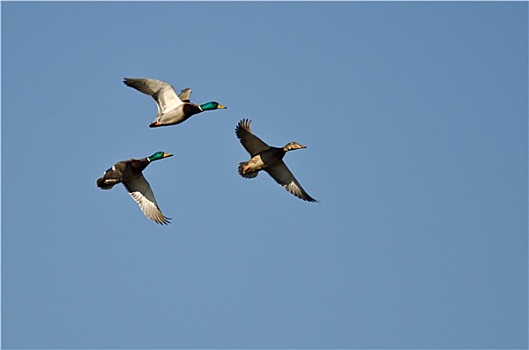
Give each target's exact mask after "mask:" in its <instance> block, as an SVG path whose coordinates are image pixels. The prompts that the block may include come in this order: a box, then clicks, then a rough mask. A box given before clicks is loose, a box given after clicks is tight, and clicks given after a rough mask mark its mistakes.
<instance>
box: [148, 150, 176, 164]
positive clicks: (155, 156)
mask: <svg viewBox="0 0 529 350" xmlns="http://www.w3.org/2000/svg"><path fill="white" fill-rule="evenodd" d="M172 156H173V155H172V154H171V153H165V152H156V153H155V154H153V155H152V156H150V157H147V159H148V160H149V162H152V161H153V160H158V159H163V158H167V157H172Z"/></svg>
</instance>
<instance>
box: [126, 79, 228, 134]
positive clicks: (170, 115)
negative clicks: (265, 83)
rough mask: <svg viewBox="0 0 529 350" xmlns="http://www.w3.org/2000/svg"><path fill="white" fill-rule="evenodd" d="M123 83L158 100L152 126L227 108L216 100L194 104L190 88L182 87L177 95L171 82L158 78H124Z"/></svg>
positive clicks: (178, 122) (172, 123)
mask: <svg viewBox="0 0 529 350" xmlns="http://www.w3.org/2000/svg"><path fill="white" fill-rule="evenodd" d="M123 83H124V84H125V85H127V86H129V87H131V88H134V89H136V90H138V91H140V92H143V93H144V94H146V95H149V96H151V97H152V98H154V101H156V106H157V107H158V114H157V115H156V119H155V120H154V121H153V122H152V123H151V124H149V127H151V128H156V127H160V126H168V125H175V124H180V123H182V122H184V121H186V120H187V119H189V118H190V117H191V116H193V115H195V114H198V113H202V112H204V111H211V110H215V109H226V108H227V107H226V106H223V105H221V104H220V103H218V102H216V101H211V102H207V103H203V104H201V105H197V104H194V103H192V102H191V101H190V97H191V92H192V90H191V89H190V88H185V89H182V90H181V91H180V94H178V95H177V94H176V92H175V90H174V88H173V86H172V85H171V84H169V83H166V82H164V81H161V80H157V79H151V78H124V80H123Z"/></svg>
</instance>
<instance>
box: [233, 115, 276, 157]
mask: <svg viewBox="0 0 529 350" xmlns="http://www.w3.org/2000/svg"><path fill="white" fill-rule="evenodd" d="M251 123H252V121H251V120H249V119H243V120H241V121H240V122H239V123H238V124H237V126H236V127H235V135H237V138H238V139H239V141H241V144H242V145H243V147H244V148H245V149H246V151H248V153H250V155H251V156H252V157H253V156H255V155H257V154H259V153H261V152H263V151H266V150H267V149H269V148H270V146H268V145H267V144H266V143H265V142H263V140H261V139H260V138H258V137H257V136H255V135H254V134H253V132H252V129H251V128H250V124H251Z"/></svg>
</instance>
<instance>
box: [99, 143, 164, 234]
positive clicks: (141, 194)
mask: <svg viewBox="0 0 529 350" xmlns="http://www.w3.org/2000/svg"><path fill="white" fill-rule="evenodd" d="M171 156H172V154H170V153H165V152H156V153H154V154H153V155H152V156H150V157H146V158H142V159H128V160H123V161H121V162H117V163H116V164H114V165H113V166H112V168H110V169H108V170H107V171H105V173H104V174H103V176H102V177H100V178H99V179H97V182H96V184H97V187H99V188H101V189H103V190H109V189H111V188H112V187H113V186H114V185H116V184H118V183H120V182H121V183H123V185H124V186H125V188H126V189H127V191H128V192H129V194H130V196H131V197H132V199H134V200H135V201H136V202H137V203H138V205H139V206H140V209H141V211H142V212H143V214H145V216H147V217H148V218H149V219H151V220H152V221H154V222H156V223H158V224H162V225H166V224H168V223H169V220H170V218H167V217H165V216H164V215H163V214H162V212H161V211H160V208H159V207H158V203H156V199H155V198H154V194H153V193H152V190H151V186H150V185H149V183H148V182H147V180H146V179H145V177H143V173H142V172H143V170H144V169H145V168H146V167H147V166H148V165H149V164H150V163H151V162H152V161H155V160H158V159H163V158H167V157H171Z"/></svg>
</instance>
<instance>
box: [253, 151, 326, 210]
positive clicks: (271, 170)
mask: <svg viewBox="0 0 529 350" xmlns="http://www.w3.org/2000/svg"><path fill="white" fill-rule="evenodd" d="M264 170H265V171H266V172H267V173H268V174H270V176H272V178H274V180H276V182H277V183H278V184H280V185H281V186H283V187H284V188H285V189H286V190H287V191H288V192H290V193H292V194H293V195H294V196H296V197H298V198H301V199H303V200H304V201H307V202H317V200H315V199H314V198H312V197H311V196H309V194H308V193H307V192H305V190H304V189H303V187H301V185H300V184H299V182H298V180H296V178H295V177H294V175H293V174H292V173H291V172H290V170H289V169H288V167H287V165H286V164H285V162H283V161H282V160H280V161H278V162H277V163H275V164H274V165H273V166H270V167H268V168H266V169H264Z"/></svg>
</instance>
